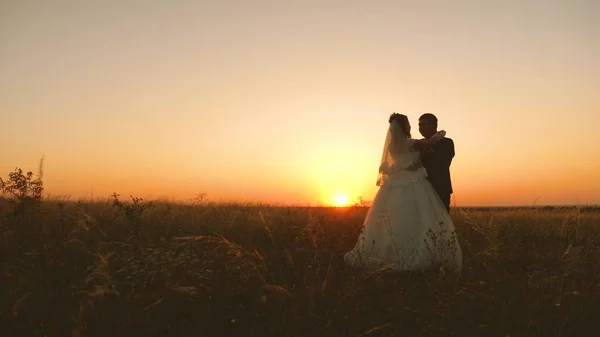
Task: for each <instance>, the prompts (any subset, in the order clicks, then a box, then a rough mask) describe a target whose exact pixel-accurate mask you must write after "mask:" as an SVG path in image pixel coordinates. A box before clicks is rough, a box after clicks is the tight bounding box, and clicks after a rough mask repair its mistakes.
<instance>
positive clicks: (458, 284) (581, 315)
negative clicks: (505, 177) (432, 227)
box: [0, 195, 600, 337]
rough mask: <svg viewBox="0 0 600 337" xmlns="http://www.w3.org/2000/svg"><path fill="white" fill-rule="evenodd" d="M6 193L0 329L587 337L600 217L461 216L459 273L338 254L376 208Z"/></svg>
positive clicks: (599, 279)
mask: <svg viewBox="0 0 600 337" xmlns="http://www.w3.org/2000/svg"><path fill="white" fill-rule="evenodd" d="M11 207H13V206H12V205H11V204H10V203H9V202H8V201H7V200H0V240H1V243H0V317H1V318H0V331H1V333H0V334H1V335H2V336H7V337H8V336H72V337H77V336H131V337H134V336H144V337H148V336H265V337H266V336H290V337H291V336H307V337H312V336H511V337H515V336H591V335H593V334H594V331H597V330H598V328H600V289H599V286H600V248H599V247H600V246H599V245H600V213H583V212H580V211H578V210H577V209H575V210H568V211H556V212H548V211H544V210H527V209H524V210H517V211H510V210H507V211H485V210H470V211H469V210H466V211H465V210H460V209H453V210H452V217H453V219H454V221H455V225H456V227H457V231H458V235H459V237H458V239H459V240H460V244H461V246H462V248H463V251H464V256H465V260H464V266H465V267H464V269H463V270H462V272H461V273H460V275H458V276H457V275H447V274H444V273H436V272H432V273H426V274H419V273H405V274H399V275H398V274H390V273H388V272H386V271H380V272H363V271H360V270H356V269H351V268H349V267H347V266H346V265H345V264H344V263H343V260H342V256H343V254H344V253H345V252H347V251H348V250H350V249H351V248H352V247H353V246H354V244H355V242H356V240H357V237H358V232H359V229H360V227H361V225H362V221H363V219H364V216H365V214H366V211H367V209H366V208H363V207H350V208H302V207H296V208H294V207H287V208H286V207H270V206H269V205H260V204H255V205H246V204H233V203H232V204H212V203H208V202H206V200H205V199H203V198H200V199H199V200H198V202H197V203H196V204H193V205H192V204H190V205H184V204H175V203H168V202H158V203H147V202H145V201H143V200H141V199H135V198H134V199H132V200H131V202H125V201H122V200H119V196H118V195H115V196H113V198H112V199H110V200H107V201H106V202H70V201H46V202H43V203H42V204H41V205H40V206H39V207H35V208H29V209H27V211H25V212H22V213H15V212H13V211H12V208H11Z"/></svg>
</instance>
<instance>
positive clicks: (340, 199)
mask: <svg viewBox="0 0 600 337" xmlns="http://www.w3.org/2000/svg"><path fill="white" fill-rule="evenodd" d="M348 204H350V197H349V196H348V194H346V193H338V194H336V195H334V196H333V205H334V206H336V207H344V206H348Z"/></svg>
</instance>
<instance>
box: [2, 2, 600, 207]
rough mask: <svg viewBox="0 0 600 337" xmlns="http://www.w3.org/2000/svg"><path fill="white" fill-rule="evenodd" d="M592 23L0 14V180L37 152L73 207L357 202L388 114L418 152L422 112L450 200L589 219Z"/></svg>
mask: <svg viewBox="0 0 600 337" xmlns="http://www.w3.org/2000/svg"><path fill="white" fill-rule="evenodd" d="M598 10H600V2H598V1H592V0H583V1H576V2H569V1H558V0H550V1H545V2H543V4H542V3H541V2H539V1H537V2H536V1H519V0H506V1H468V2H461V1H459V2H454V1H442V0H440V1H433V2H432V1H387V2H381V1H362V0H361V1H359V0H348V1H345V2H344V6H340V5H339V3H336V2H331V1H316V0H315V1H312V0H307V1H295V2H289V1H262V0H256V1H233V2H232V1H191V0H182V1H180V2H178V5H177V6H173V5H171V4H170V3H168V2H148V1H142V0H133V1H127V2H122V1H86V2H77V3H76V5H75V4H73V3H71V2H69V1H67V2H54V1H46V2H44V1H41V2H33V1H8V2H2V4H0V41H2V53H1V55H0V74H2V76H0V114H1V116H2V119H1V120H2V122H1V123H0V144H1V146H2V156H0V177H6V176H8V174H9V173H10V172H11V171H12V170H14V169H15V167H20V168H22V169H24V170H32V171H36V170H37V166H38V161H39V159H40V158H41V157H42V156H45V161H44V179H45V187H46V189H45V192H46V193H49V194H51V195H66V196H69V197H70V198H72V199H75V200H76V199H77V198H91V197H94V198H107V197H108V196H109V195H110V194H112V193H113V192H116V193H119V194H121V195H127V196H128V195H134V196H136V197H142V198H149V199H152V198H160V197H169V198H173V199H176V200H182V201H185V200H188V199H190V198H193V196H194V195H196V194H197V193H206V195H207V198H208V199H210V200H247V201H259V202H268V203H280V204H303V205H306V204H310V205H325V204H326V205H331V204H332V203H335V204H340V203H341V204H345V203H347V202H349V201H344V202H341V201H342V200H346V199H349V198H351V199H352V200H353V199H354V198H359V197H362V198H364V199H365V200H372V198H373V197H374V195H375V193H376V191H377V187H376V186H375V181H376V179H377V169H378V166H379V162H380V159H381V153H382V152H381V151H382V146H383V141H384V139H385V133H386V130H387V127H388V122H387V119H388V117H389V114H390V113H392V112H399V113H403V114H406V115H407V116H408V117H409V120H410V122H411V124H412V135H413V137H415V138H420V137H421V135H420V134H419V131H418V126H417V124H418V117H419V116H420V115H421V114H422V113H425V112H431V113H434V114H435V115H436V116H437V117H438V119H439V128H440V129H445V130H446V131H447V136H448V137H450V138H452V139H453V140H454V143H455V147H456V156H455V158H454V160H453V162H452V166H451V175H452V185H453V188H454V195H453V196H452V200H453V205H457V206H481V205H483V206H485V205H498V206H501V205H515V204H516V205H528V204H532V203H534V202H536V203H537V204H575V203H580V204H585V203H588V204H599V203H600V173H599V172H600V156H598V153H600V135H599V133H598V132H597V130H596V126H597V125H599V124H600V114H598V111H600V100H599V99H598V97H599V95H598V89H599V88H600V67H598V64H597V62H598V61H597V60H600V43H598V40H597V39H598V35H597V32H599V31H600V20H597V15H596V14H595V13H598ZM342 196H344V197H342ZM338 200H339V201H340V202H338Z"/></svg>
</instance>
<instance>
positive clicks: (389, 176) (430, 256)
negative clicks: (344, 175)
mask: <svg viewBox="0 0 600 337" xmlns="http://www.w3.org/2000/svg"><path fill="white" fill-rule="evenodd" d="M396 123H397V122H395V121H394V122H393V123H392V124H396ZM396 127H398V125H396ZM394 132H396V134H397V135H396V138H400V140H397V141H396V148H397V149H396V150H394V149H393V148H394V144H393V142H394ZM402 135H403V134H402V132H401V131H398V130H397V129H396V130H395V131H394V126H392V125H391V126H390V130H388V137H387V138H386V145H385V146H384V154H383V158H382V166H381V167H380V179H379V180H378V185H379V186H380V189H379V190H378V191H377V194H376V195H375V198H374V200H373V204H372V206H371V209H370V210H369V211H368V213H367V216H366V218H365V221H364V224H363V230H362V232H361V234H360V235H359V237H358V241H357V243H356V246H355V247H354V249H352V250H351V251H350V252H348V253H346V254H345V255H344V260H345V262H346V263H347V264H349V265H352V266H361V267H365V268H366V269H379V268H382V267H385V266H388V267H390V268H391V269H392V270H395V271H402V270H429V269H434V268H439V267H442V266H443V267H445V268H446V269H447V270H448V269H450V270H457V269H461V268H462V250H461V247H460V245H459V243H458V241H457V238H456V233H455V227H454V223H453V222H452V219H451V218H450V216H449V214H448V213H447V212H446V208H445V207H444V205H443V203H442V201H441V199H440V198H439V196H438V195H437V193H436V192H435V190H434V189H433V187H432V186H431V184H430V183H429V181H428V180H427V172H426V170H425V168H424V167H422V165H421V163H420V161H419V151H417V150H415V149H414V147H413V142H414V140H413V139H410V138H406V137H403V136H402Z"/></svg>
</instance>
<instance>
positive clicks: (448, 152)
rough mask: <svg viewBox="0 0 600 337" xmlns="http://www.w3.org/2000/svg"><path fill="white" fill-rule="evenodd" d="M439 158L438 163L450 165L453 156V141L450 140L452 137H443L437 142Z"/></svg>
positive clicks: (445, 165)
mask: <svg viewBox="0 0 600 337" xmlns="http://www.w3.org/2000/svg"><path fill="white" fill-rule="evenodd" d="M439 148H440V151H439V157H438V158H439V160H440V165H443V166H444V167H450V164H452V159H453V158H454V141H453V140H452V138H444V139H443V140H442V141H440V144H439Z"/></svg>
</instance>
